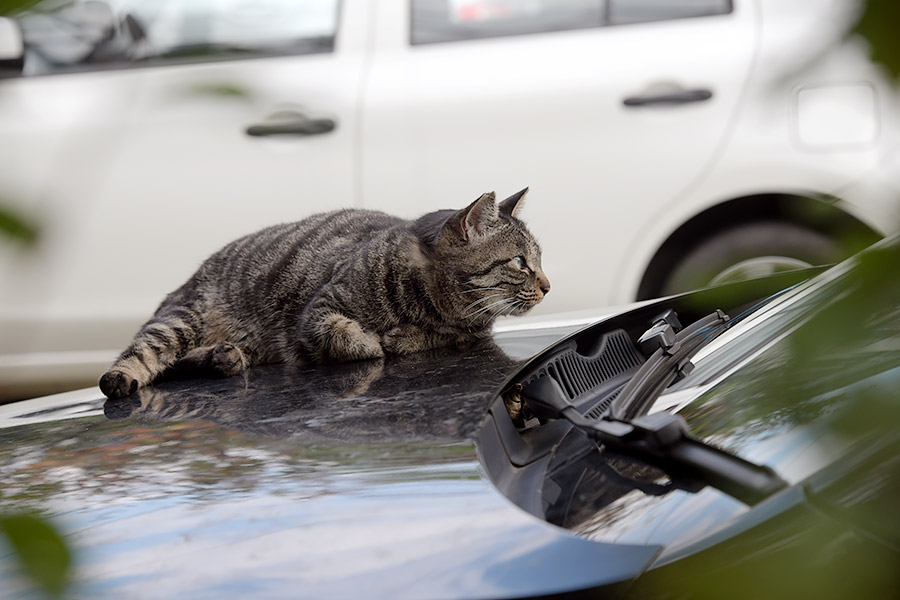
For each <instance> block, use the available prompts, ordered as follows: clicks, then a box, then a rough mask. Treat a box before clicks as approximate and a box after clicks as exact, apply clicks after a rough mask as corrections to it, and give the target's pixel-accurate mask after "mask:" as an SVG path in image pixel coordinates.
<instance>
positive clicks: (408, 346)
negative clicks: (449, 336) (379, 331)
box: [381, 324, 449, 354]
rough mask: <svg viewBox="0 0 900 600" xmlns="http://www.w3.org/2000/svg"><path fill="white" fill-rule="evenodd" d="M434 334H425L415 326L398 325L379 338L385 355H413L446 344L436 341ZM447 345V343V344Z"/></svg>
mask: <svg viewBox="0 0 900 600" xmlns="http://www.w3.org/2000/svg"><path fill="white" fill-rule="evenodd" d="M436 338H437V336H436V335H435V334H433V333H432V334H426V333H425V331H424V330H423V329H422V328H421V327H418V326H416V325H408V324H404V325H398V326H397V327H394V328H393V329H391V330H389V331H388V332H387V333H385V334H384V335H382V336H381V346H382V348H384V351H385V353H386V354H415V353H416V352H422V351H423V350H428V349H430V348H437V347H439V346H443V345H446V344H443V343H441V342H442V341H443V340H439V339H436ZM448 343H449V342H448Z"/></svg>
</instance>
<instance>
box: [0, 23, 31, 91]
mask: <svg viewBox="0 0 900 600" xmlns="http://www.w3.org/2000/svg"><path fill="white" fill-rule="evenodd" d="M24 66H25V42H24V40H23V39H22V30H21V29H20V28H19V24H18V23H17V22H16V21H15V20H13V19H10V18H7V17H0V78H4V77H15V76H17V75H21V74H22V68H23V67H24Z"/></svg>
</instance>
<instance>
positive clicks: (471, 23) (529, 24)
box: [411, 0, 606, 44]
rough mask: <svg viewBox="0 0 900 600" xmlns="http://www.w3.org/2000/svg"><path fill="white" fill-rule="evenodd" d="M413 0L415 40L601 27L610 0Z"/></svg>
mask: <svg viewBox="0 0 900 600" xmlns="http://www.w3.org/2000/svg"><path fill="white" fill-rule="evenodd" d="M411 2H412V4H411V10H412V28H411V42H412V43H413V44H427V43H432V42H450V41H456V40H468V39H478V38H490V37H498V36H506V35H521V34H527V33H540V32H548V31H562V30H566V29H583V28H586V27H598V26H600V25H602V24H603V21H604V13H605V5H606V0H517V1H512V0H411Z"/></svg>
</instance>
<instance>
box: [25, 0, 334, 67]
mask: <svg viewBox="0 0 900 600" xmlns="http://www.w3.org/2000/svg"><path fill="white" fill-rule="evenodd" d="M339 2H340V0H155V1H153V2H147V1H146V0H104V1H100V0H74V1H73V0H69V1H60V0H45V1H44V2H40V3H38V4H37V5H36V6H35V7H34V8H32V9H31V10H30V11H29V12H27V13H24V14H22V15H20V16H19V17H18V21H19V23H20V26H21V28H22V32H23V37H24V40H25V46H26V56H25V69H24V73H25V74H26V75H36V74H42V73H52V72H59V71H66V70H73V69H84V68H103V67H109V66H128V65H135V64H141V63H148V62H150V63H155V62H158V61H161V60H176V59H177V60H181V61H185V60H188V61H190V60H204V59H222V58H231V57H234V58H243V57H247V56H251V55H254V54H287V53H291V54H305V53H312V52H327V51H330V50H332V49H333V47H334V38H335V34H336V30H337V18H338V8H339V6H338V5H339Z"/></svg>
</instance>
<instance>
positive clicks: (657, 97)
mask: <svg viewBox="0 0 900 600" xmlns="http://www.w3.org/2000/svg"><path fill="white" fill-rule="evenodd" d="M712 97H713V93H712V91H711V90H705V89H696V90H681V91H675V92H668V93H665V94H652V95H648V96H631V97H629V98H625V100H623V101H622V103H623V104H624V105H625V106H631V107H640V106H653V105H658V104H667V105H678V104H688V103H690V102H704V101H706V100H709V99H710V98H712Z"/></svg>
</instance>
